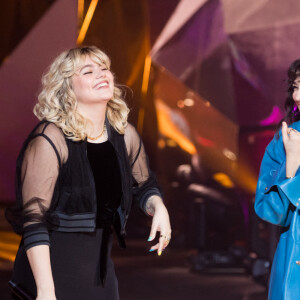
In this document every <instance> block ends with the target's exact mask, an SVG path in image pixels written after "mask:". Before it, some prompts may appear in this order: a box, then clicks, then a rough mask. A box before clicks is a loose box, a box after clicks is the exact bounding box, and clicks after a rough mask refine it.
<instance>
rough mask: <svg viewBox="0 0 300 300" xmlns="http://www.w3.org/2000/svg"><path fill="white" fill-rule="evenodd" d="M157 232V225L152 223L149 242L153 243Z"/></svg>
mask: <svg viewBox="0 0 300 300" xmlns="http://www.w3.org/2000/svg"><path fill="white" fill-rule="evenodd" d="M156 232H157V225H156V224H154V223H152V226H151V231H150V235H149V238H148V242H150V241H153V240H154V239H155V236H156Z"/></svg>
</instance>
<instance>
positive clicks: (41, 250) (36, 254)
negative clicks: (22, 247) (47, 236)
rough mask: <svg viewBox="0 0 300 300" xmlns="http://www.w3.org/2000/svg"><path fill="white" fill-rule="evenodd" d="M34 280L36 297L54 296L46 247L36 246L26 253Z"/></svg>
mask: <svg viewBox="0 0 300 300" xmlns="http://www.w3.org/2000/svg"><path fill="white" fill-rule="evenodd" d="M26 253H27V257H28V260H29V264H30V267H31V270H32V273H33V276H34V279H35V283H36V287H37V294H38V295H46V296H49V295H52V296H53V295H55V289H54V282H53V277H52V270H51V263H50V251H49V246H48V245H38V246H35V247H32V248H30V249H28V250H27V251H26Z"/></svg>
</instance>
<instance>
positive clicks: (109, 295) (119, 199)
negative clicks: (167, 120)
mask: <svg viewBox="0 0 300 300" xmlns="http://www.w3.org/2000/svg"><path fill="white" fill-rule="evenodd" d="M106 126H107V129H108V141H107V142H105V143H103V144H90V143H87V141H86V140H85V141H78V142H74V141H71V140H70V139H67V138H66V137H65V136H64V135H63V134H62V131H61V130H60V129H58V128H57V127H56V126H55V125H54V124H51V123H48V122H42V123H40V124H39V125H38V126H37V127H36V128H35V129H34V130H33V132H32V133H31V135H30V136H29V138H28V139H27V140H26V142H25V144H24V146H23V149H22V151H21V153H20V156H19V158H18V161H17V190H16V193H17V203H16V206H15V207H14V208H13V209H9V210H8V211H7V218H8V220H9V221H10V222H11V223H12V225H13V227H14V229H15V231H16V232H19V233H21V234H23V239H22V242H21V245H20V248H19V251H18V254H17V257H16V261H15V266H14V274H13V281H14V282H15V283H17V284H19V285H20V286H21V287H23V288H24V289H25V290H27V291H29V292H30V293H31V294H33V295H35V294H36V287H35V283H34V279H33V275H32V272H31V269H30V266H29V263H28V260H27V256H26V252H25V250H27V249H29V248H30V247H34V246H37V245H42V244H46V245H50V257H51V264H52V272H53V278H54V284H55V289H56V295H57V298H58V300H68V299H91V300H92V299H112V300H113V299H118V289H117V279H116V277H115V273H114V268H113V264H112V262H111V259H110V249H111V240H112V235H111V227H112V224H113V227H114V228H115V230H116V233H117V236H118V239H119V243H120V245H121V246H125V245H124V240H123V237H122V234H124V232H125V230H124V229H125V224H126V220H127V217H128V214H129V211H130V208H131V197H132V191H133V194H134V197H135V198H136V199H137V200H138V202H139V205H140V207H141V208H143V209H144V210H145V203H146V201H147V199H148V198H149V197H150V196H152V195H160V193H159V191H158V188H157V186H156V182H155V178H154V177H153V175H152V174H151V171H150V170H149V168H148V164H147V156H146V154H145V152H144V148H143V145H142V143H141V140H140V138H139V136H138V134H137V133H136V131H135V129H134V128H133V127H132V126H131V125H128V126H127V127H126V131H125V134H124V135H121V134H118V133H117V132H116V131H115V130H114V129H113V128H112V127H111V126H110V125H109V123H108V121H107V120H106ZM53 150H54V151H53ZM89 162H90V163H89ZM116 210H117V211H118V213H116ZM100 279H101V280H100ZM105 279H106V280H105ZM101 281H102V283H104V282H105V288H103V287H102V285H101Z"/></svg>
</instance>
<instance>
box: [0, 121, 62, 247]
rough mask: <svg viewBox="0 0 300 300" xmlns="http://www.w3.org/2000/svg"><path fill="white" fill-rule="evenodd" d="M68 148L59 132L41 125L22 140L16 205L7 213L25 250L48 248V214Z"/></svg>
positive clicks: (51, 125)
mask: <svg viewBox="0 0 300 300" xmlns="http://www.w3.org/2000/svg"><path fill="white" fill-rule="evenodd" d="M67 154H68V152H67V146H66V142H65V139H64V136H63V134H62V132H61V131H60V129H58V128H57V127H56V126H55V125H54V124H50V123H42V124H41V125H39V126H38V127H37V128H36V129H35V130H34V131H33V132H32V133H31V135H30V136H29V138H28V139H27V140H26V141H25V144H24V146H23V148H22V150H21V153H20V155H19V157H18V160H17V169H16V204H15V205H14V206H13V207H12V208H9V209H8V210H7V211H6V217H7V219H8V221H9V222H10V223H11V224H12V226H13V228H14V230H15V231H16V232H17V233H19V234H23V241H24V247H25V249H26V250H28V249H29V248H31V247H33V246H37V245H43V244H44V245H45V244H46V245H49V234H48V229H47V212H48V210H49V208H50V206H51V204H52V197H53V192H54V190H55V187H56V182H57V178H58V176H59V171H60V168H61V166H62V164H63V163H64V162H65V161H66V159H67Z"/></svg>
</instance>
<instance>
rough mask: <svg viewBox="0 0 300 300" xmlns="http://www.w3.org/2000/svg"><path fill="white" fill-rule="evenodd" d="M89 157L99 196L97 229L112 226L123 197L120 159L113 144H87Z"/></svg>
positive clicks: (107, 142)
mask: <svg viewBox="0 0 300 300" xmlns="http://www.w3.org/2000/svg"><path fill="white" fill-rule="evenodd" d="M87 155H88V159H89V162H90V165H91V168H92V171H93V174H94V179H95V185H96V195H97V219H96V226H97V228H101V227H103V226H104V225H105V224H112V223H113V221H114V216H115V213H116V211H117V208H118V207H119V205H120V202H121V197H122V182H121V174H120V168H119V164H118V159H117V156H116V153H115V150H114V148H113V146H112V144H111V143H110V142H109V141H106V142H103V143H98V144H95V143H87Z"/></svg>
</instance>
